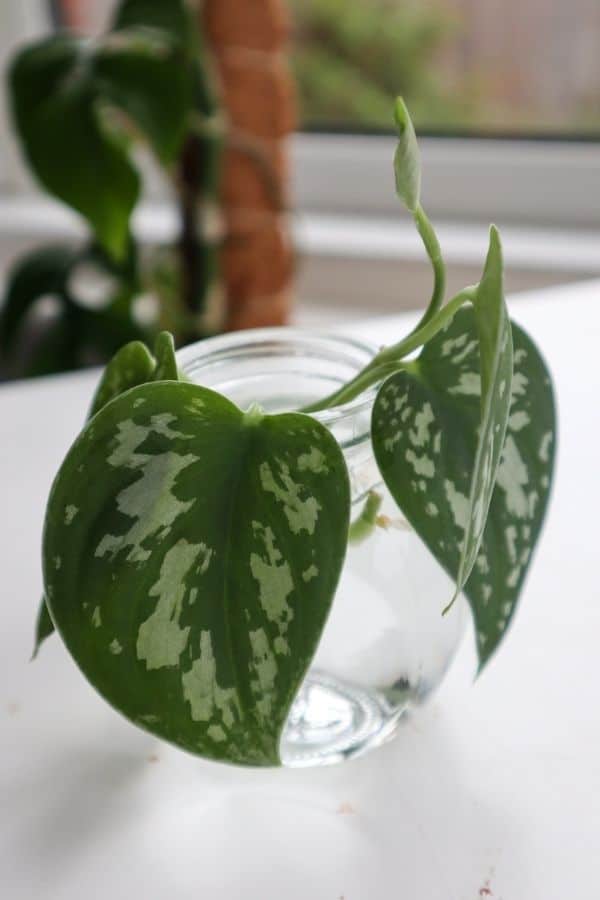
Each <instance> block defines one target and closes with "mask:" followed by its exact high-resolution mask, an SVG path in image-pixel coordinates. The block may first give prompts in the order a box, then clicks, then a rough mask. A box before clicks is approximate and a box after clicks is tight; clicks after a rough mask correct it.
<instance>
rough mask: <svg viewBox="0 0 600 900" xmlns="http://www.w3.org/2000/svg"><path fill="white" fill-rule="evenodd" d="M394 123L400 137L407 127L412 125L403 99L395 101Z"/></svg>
mask: <svg viewBox="0 0 600 900" xmlns="http://www.w3.org/2000/svg"><path fill="white" fill-rule="evenodd" d="M394 122H395V123H396V128H397V130H398V135H399V136H400V137H402V135H403V134H404V132H405V130H406V128H407V126H408V125H409V124H410V116H409V114H408V109H407V107H406V103H405V102H404V100H403V98H402V97H396V100H395V101H394Z"/></svg>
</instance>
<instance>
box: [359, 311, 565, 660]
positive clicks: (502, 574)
mask: <svg viewBox="0 0 600 900" xmlns="http://www.w3.org/2000/svg"><path fill="white" fill-rule="evenodd" d="M512 333H513V342H514V375H513V381H512V395H511V402H510V410H509V418H508V428H507V432H506V438H505V442H504V446H503V449H502V452H501V456H500V463H499V466H498V469H497V471H496V475H495V487H494V491H493V495H492V500H491V504H490V507H489V512H488V515H487V521H486V524H485V529H484V532H483V537H482V541H481V545H480V548H479V551H478V553H477V556H476V558H475V565H474V567H473V569H472V571H471V574H470V576H469V578H468V580H467V582H466V586H465V588H464V592H465V594H466V596H467V598H468V600H469V602H470V605H471V608H472V611H473V616H474V620H475V629H476V636H477V647H478V655H479V661H480V667H481V666H483V665H484V664H485V662H486V661H487V660H488V659H489V657H490V655H491V654H492V653H493V651H494V650H495V649H496V647H497V646H498V644H499V642H500V641H501V639H502V637H503V635H504V633H505V630H506V627H507V625H508V622H509V621H510V618H511V616H512V614H513V611H514V608H515V605H516V603H517V600H518V597H519V593H520V591H521V588H522V586H523V581H524V579H525V575H526V572H527V569H528V565H529V562H530V559H531V554H532V551H533V550H534V548H535V545H536V542H537V540H538V537H539V535H540V530H541V527H542V522H543V519H544V514H545V510H546V506H547V501H548V495H549V490H550V482H551V478H552V470H553V461H554V443H555V429H556V423H555V411H554V400H553V393H552V386H551V383H550V377H549V374H548V371H547V369H546V366H545V364H544V361H543V360H542V358H541V356H540V354H539V352H538V350H537V349H536V347H535V345H534V344H533V343H532V341H531V340H530V338H529V337H528V336H527V335H526V334H525V333H524V332H523V331H522V330H521V329H520V328H519V327H518V326H516V325H514V324H513V326H512ZM480 371H481V370H480V353H479V334H478V330H477V323H476V314H475V311H474V310H473V308H471V307H469V308H465V309H462V310H460V311H459V312H458V313H457V314H456V316H455V317H454V319H453V320H452V322H451V324H450V326H449V327H448V328H447V329H446V331H444V332H441V333H440V334H439V335H438V336H437V337H436V338H434V340H433V341H431V343H430V344H428V345H427V346H426V347H425V349H424V350H423V352H422V354H421V356H420V357H419V358H418V360H417V361H416V363H415V364H413V366H412V368H411V369H410V371H406V372H399V373H398V374H396V375H393V376H392V377H391V378H389V379H388V380H387V381H386V382H385V384H384V385H383V387H382V389H381V391H380V393H379V396H378V397H377V400H376V403H375V408H374V412H373V443H374V449H375V453H376V457H377V462H378V465H379V468H380V470H381V472H382V475H383V477H384V479H385V481H386V483H387V485H388V487H389V489H390V491H391V493H392V494H393V495H394V498H395V500H396V502H397V503H398V506H399V507H400V509H401V510H402V511H403V513H404V515H405V516H406V518H407V519H408V521H409V522H410V523H411V525H412V526H413V527H414V529H415V531H416V532H417V533H418V534H419V535H420V537H421V538H422V540H423V541H424V542H425V544H426V545H427V547H428V548H429V549H430V551H431V552H432V553H433V555H434V556H435V557H436V559H437V560H438V561H439V562H440V563H441V564H442V565H443V566H444V568H445V569H446V571H447V572H448V573H449V574H450V575H451V576H452V577H453V578H455V579H458V573H459V568H460V564H461V558H462V552H461V551H462V548H463V544H464V538H465V531H466V529H467V527H468V523H469V520H470V516H471V503H470V499H469V498H470V490H471V482H472V473H473V470H474V466H475V458H476V454H477V449H478V433H479V430H480V424H481V374H480Z"/></svg>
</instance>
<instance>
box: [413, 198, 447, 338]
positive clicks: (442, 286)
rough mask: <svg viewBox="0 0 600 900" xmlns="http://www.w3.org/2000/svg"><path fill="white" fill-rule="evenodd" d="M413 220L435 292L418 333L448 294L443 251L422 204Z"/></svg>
mask: <svg viewBox="0 0 600 900" xmlns="http://www.w3.org/2000/svg"><path fill="white" fill-rule="evenodd" d="M413 218H414V220H415V225H416V226H417V231H418V232H419V234H420V236H421V240H422V241H423V245H424V247H425V250H426V251H427V256H428V257H429V260H430V262H431V266H432V268H433V292H432V294H431V300H430V301H429V305H428V306H427V309H426V310H425V312H424V313H423V316H422V318H421V320H420V322H419V324H418V325H417V326H416V328H415V331H418V329H419V328H421V327H422V326H423V325H426V324H427V322H429V321H430V320H431V319H432V318H433V316H435V314H436V313H437V311H438V310H439V309H440V308H441V306H442V303H443V302H444V294H445V292H446V265H445V263H444V260H443V258H442V249H441V247H440V243H439V241H438V239H437V235H436V233H435V231H434V229H433V225H432V224H431V222H430V221H429V218H428V217H427V214H426V212H425V210H424V209H423V207H422V206H421V204H420V203H419V205H418V206H417V208H416V209H415V211H414V213H413Z"/></svg>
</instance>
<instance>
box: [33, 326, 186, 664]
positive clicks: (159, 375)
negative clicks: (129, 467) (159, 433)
mask: <svg viewBox="0 0 600 900" xmlns="http://www.w3.org/2000/svg"><path fill="white" fill-rule="evenodd" d="M154 353H155V357H156V358H154V357H153V356H152V354H151V353H150V351H149V350H148V348H147V347H146V345H145V344H143V343H142V342H141V341H131V342H130V343H129V344H125V346H124V347H121V349H120V350H118V351H117V353H115V355H114V356H113V358H112V359H111V360H110V362H109V363H108V365H107V366H106V368H105V370H104V372H103V373H102V377H101V379H100V382H99V384H98V387H97V388H96V393H95V394H94V398H93V400H92V404H91V407H90V411H89V415H88V418H89V419H91V418H92V417H93V416H95V415H96V413H97V412H99V411H100V410H101V409H102V408H103V407H104V406H106V404H107V403H110V401H111V400H114V398H115V397H118V396H119V395H120V394H123V393H124V392H125V391H128V390H129V389H130V388H132V387H137V386H138V385H140V384H147V383H148V382H151V381H164V380H171V381H177V380H178V377H179V376H178V372H177V362H176V359H175V347H174V344H173V336H172V335H171V334H169V332H168V331H163V332H161V333H160V334H159V335H158V337H157V338H156V343H155V346H154ZM53 631H54V625H53V623H52V619H51V618H50V615H49V613H48V609H47V607H46V601H45V598H44V597H42V600H41V603H40V609H39V612H38V617H37V622H36V628H35V646H34V651H33V656H34V657H35V656H37V653H38V650H39V649H40V647H41V645H42V643H43V642H44V641H45V640H46V638H47V637H50V635H51V634H52V632H53Z"/></svg>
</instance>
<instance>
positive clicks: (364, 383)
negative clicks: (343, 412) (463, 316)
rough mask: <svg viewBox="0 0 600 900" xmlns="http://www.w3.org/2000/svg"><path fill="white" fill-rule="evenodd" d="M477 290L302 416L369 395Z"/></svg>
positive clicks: (382, 354)
mask: <svg viewBox="0 0 600 900" xmlns="http://www.w3.org/2000/svg"><path fill="white" fill-rule="evenodd" d="M476 290H477V288H476V286H471V287H467V288H464V289H463V290H462V291H460V292H459V293H458V294H456V296H455V297H453V298H452V300H449V301H448V303H447V304H446V305H445V306H443V307H442V309H440V310H439V311H438V312H437V314H435V315H434V316H433V318H431V319H429V321H428V322H426V324H424V325H422V326H421V327H419V326H418V327H417V328H416V329H415V330H414V331H412V332H411V333H410V334H409V335H408V336H407V337H405V338H404V339H403V340H401V341H399V342H398V343H397V344H392V345H391V346H390V347H384V348H383V350H380V351H379V353H378V354H377V356H374V357H373V359H372V360H371V362H370V363H369V364H368V365H367V366H365V368H364V369H363V370H362V371H361V372H359V373H358V375H355V376H354V378H352V379H351V380H350V381H348V382H347V383H346V384H345V385H343V386H342V387H341V388H338V390H337V391H334V392H333V393H332V394H329V396H328V397H325V398H324V399H323V400H319V401H318V402H316V403H312V404H310V405H309V406H305V407H303V409H302V412H305V413H311V412H319V410H322V409H330V408H331V407H332V406H341V404H343V403H349V402H350V400H354V398H355V397H358V395H359V394H362V393H363V391H366V390H367V388H370V387H371V386H372V385H373V384H377V382H378V381H381V380H382V378H385V376H386V375H391V374H392V373H393V372H396V371H398V369H401V368H402V366H403V362H402V361H403V359H404V357H406V356H408V354H409V353H412V352H413V350H417V349H418V348H419V347H422V346H423V344H426V343H427V342H428V341H430V340H431V339H432V338H433V337H435V335H436V334H437V333H438V331H441V329H442V328H443V327H444V326H445V325H447V324H448V322H450V321H451V320H452V319H453V318H454V316H455V315H456V312H457V311H458V310H459V309H460V307H461V306H463V304H464V303H466V302H467V301H469V300H470V301H472V300H473V299H474V297H475V293H476Z"/></svg>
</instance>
